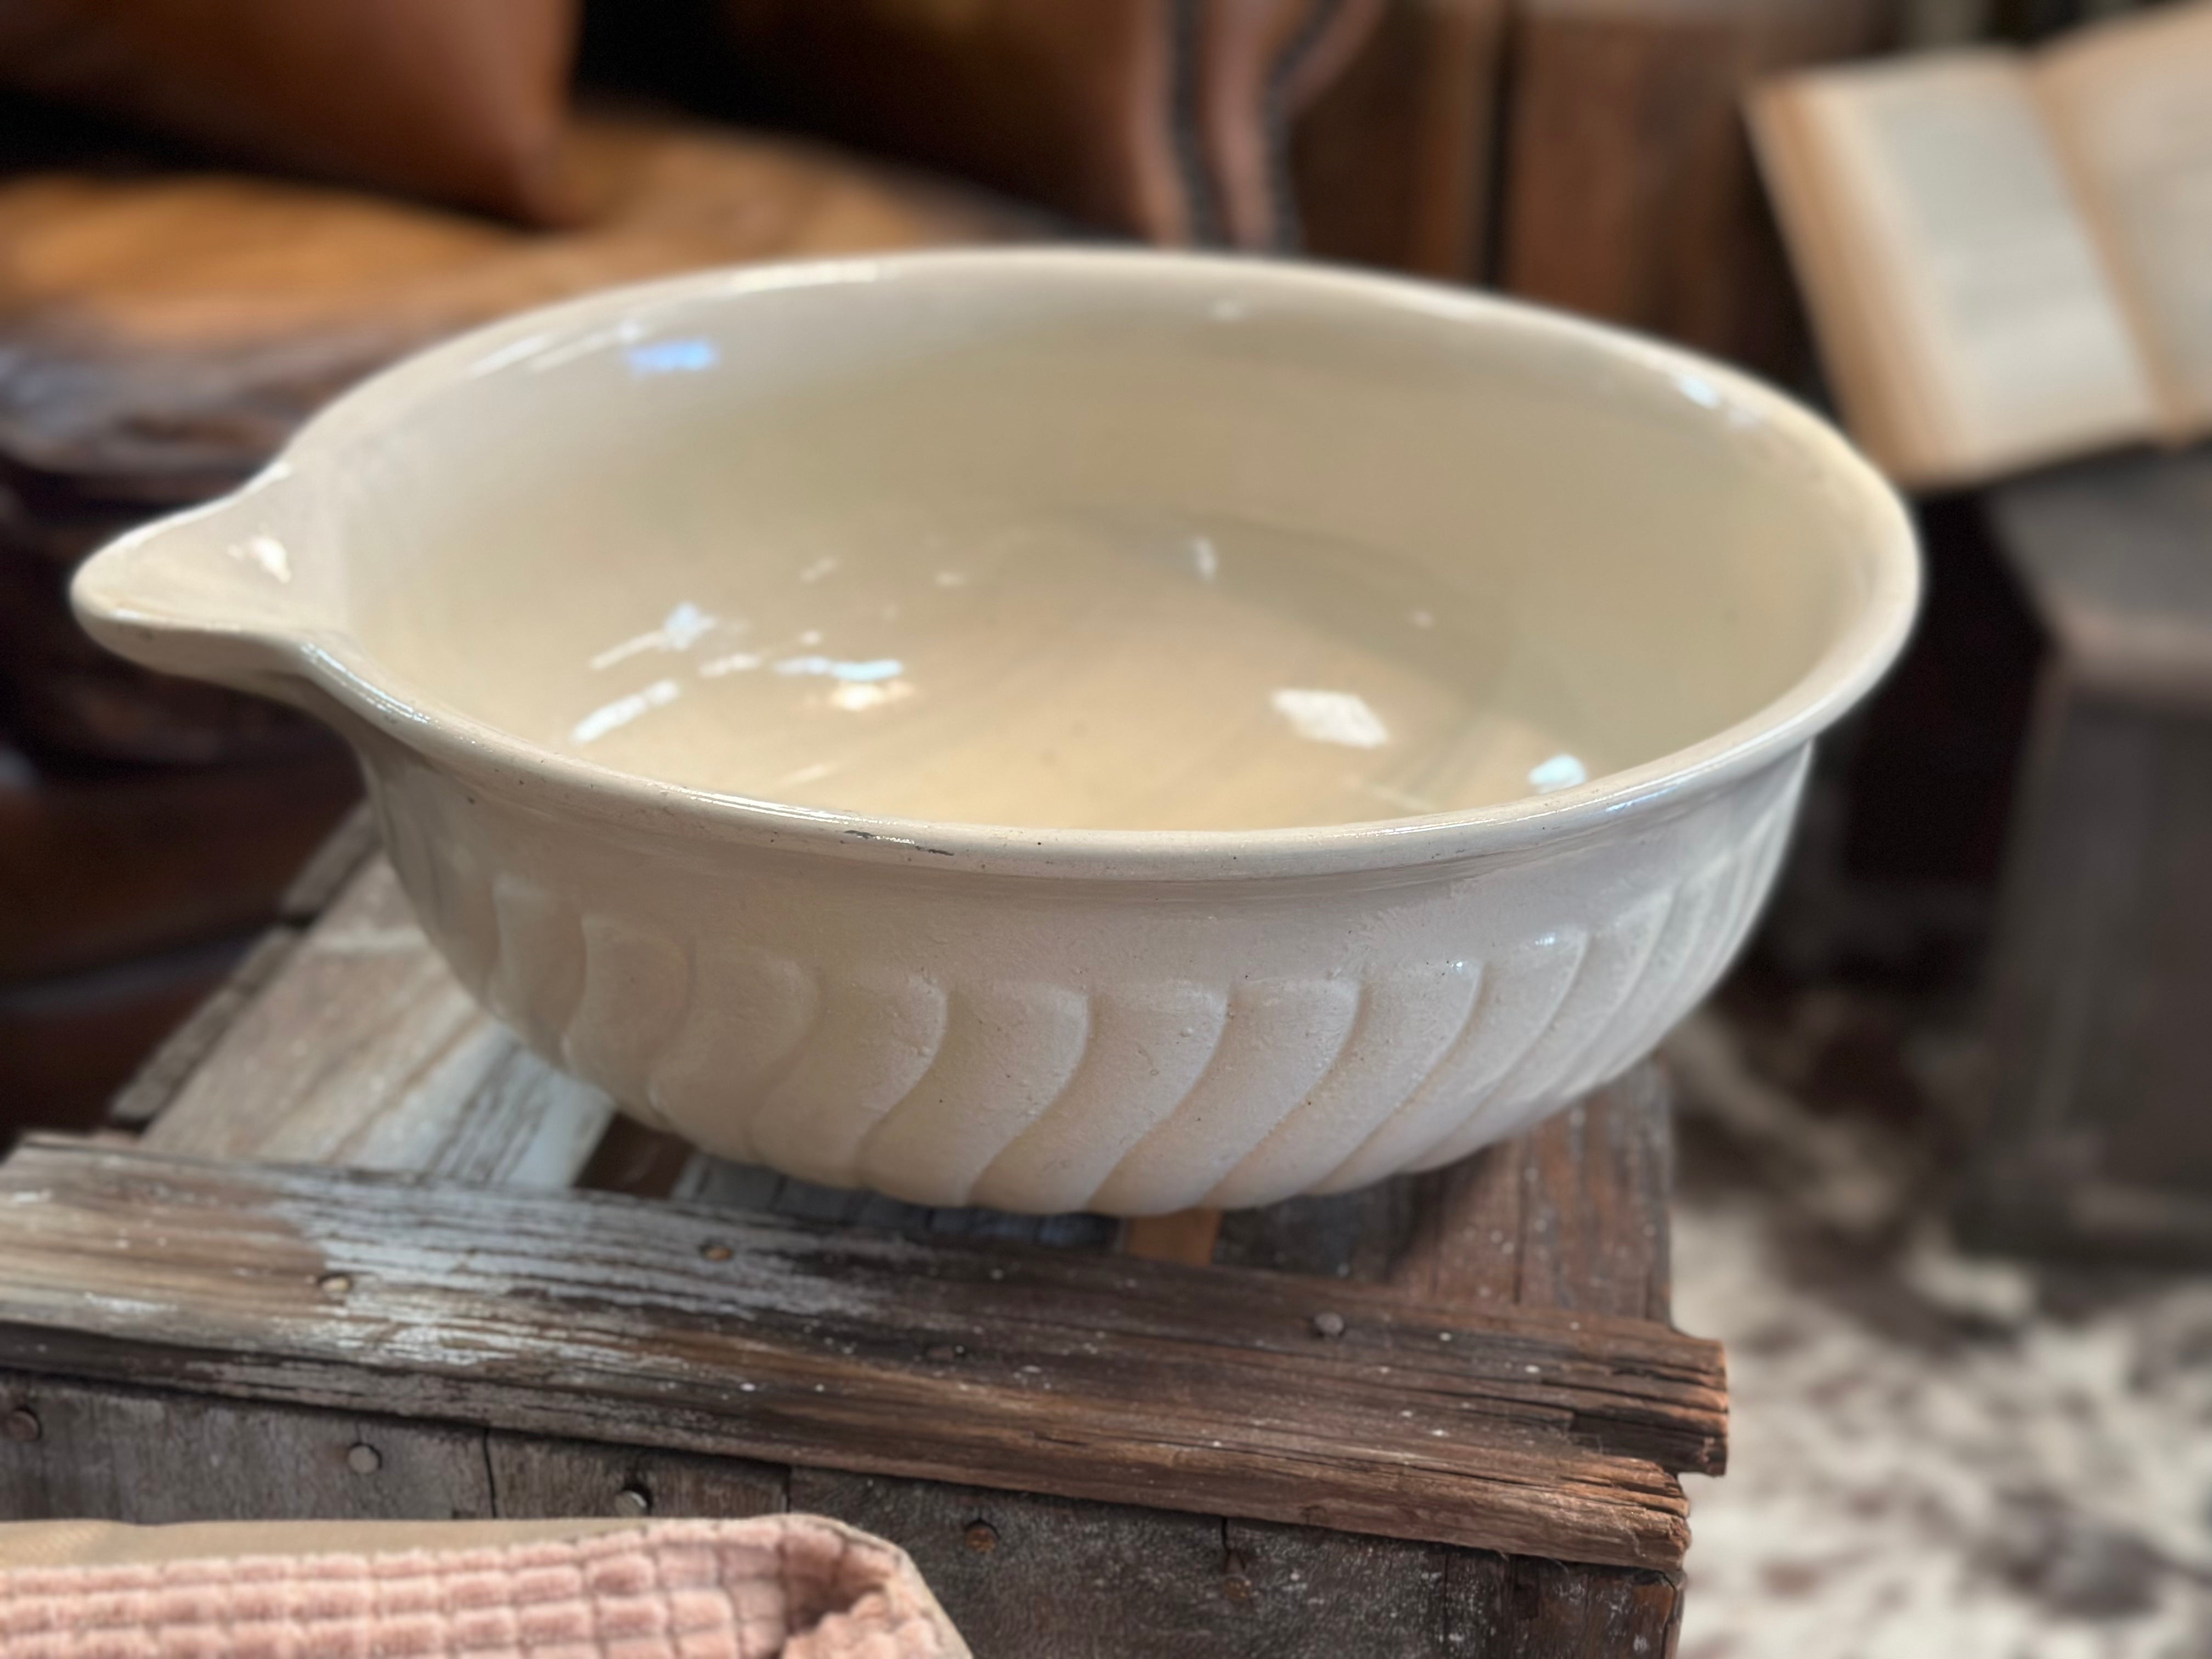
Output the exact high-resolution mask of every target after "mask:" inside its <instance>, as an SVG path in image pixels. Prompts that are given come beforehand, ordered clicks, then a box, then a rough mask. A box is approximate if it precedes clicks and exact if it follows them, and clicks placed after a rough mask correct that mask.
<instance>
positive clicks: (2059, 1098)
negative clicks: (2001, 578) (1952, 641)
mask: <svg viewBox="0 0 2212 1659" xmlns="http://www.w3.org/2000/svg"><path fill="white" fill-rule="evenodd" d="M1989 512H1990V522H1991V528H1992V530H1993V532H1994V533H1995V535H1996V538H1997V540H1998V542H1999V544H2001V546H2002V549H2003V550H2004V552H2005V555H2006V556H2007V558H2008V560H2009V561H2010V562H2011V564H2012V566H2013V568H2014V569H2015V571H2016V572H2017V573H2018V574H2019V575H2020V577H2021V580H2022V581H2023V582H2024V583H2025V585H2026V586H2027V589H2028V591H2029V592H2030V594H2031V595H2032V597H2033V600H2034V604H2035V606H2036V609H2037V611H2038V612H2039V614H2040V616H2041V617H2042V618H2043V621H2044V623H2045V626H2046V628H2047V629H2048V630H2049V632H2050V635H2051V651H2050V654H2049V656H2048V658H2047V659H2046V661H2045V666H2044V668H2043V671H2042V677H2041V683H2040V685H2039V690H2038V696H2037V703H2036V710H2035V715H2034V720H2033V731H2032V734H2031V738H2030V742H2029V745H2028V751H2027V762H2026V765H2025V769H2024V771H2023V775H2022V777H2021V783H2020V786H2019V790H2018V793H2017V795H2016V797H2015V808H2014V826H2015V827H2014V832H2013V838H2012V848H2011V851H2010V854H2009V864H2010V867H2009V871H2008V876H2007V878H2006V882H2005V885H2004V890H2003V897H2002V906H2001V915H2000V922H1999V927H1998V932H1997V941H1996V954H1995V957H1994V962H1995V969H1994V974H1993V978H1992V983H1991V987H1990V1010H1989V1032H1990V1048H1991V1091H1992V1093H1991V1101H1990V1116H1989V1121H1988V1123H1987V1126H1986V1128H1985V1130H1984V1140H1983V1143H1982V1146H1981V1147H1980V1149H1979V1151H1978V1154H1977V1157H1976V1159H1975V1166H1974V1169H1973V1170H1972V1177H1971V1180H1970V1182H1969V1188H1968V1193H1967V1197H1966V1207H1965V1212H1964V1214H1963V1217H1962V1225H1963V1229H1964V1231H1965V1232H1966V1235H1967V1236H1968V1237H1970V1238H1972V1239H1973V1240H1975V1241H1976V1242H1978V1243H1984V1244H1989V1245H1996V1246H2002V1247H2005V1248H2013V1249H2031V1250H2035V1251H2039V1252H2044V1253H2056V1254H2079V1253H2087V1252H2099V1253H2121V1254H2129V1255H2163V1256H2181V1257H2186V1258H2191V1259H2194V1260H2197V1261H2205V1260H2212V1114H2208V1113H2207V1112H2206V1110H2205V1102H2206V1100H2207V1098H2208V1096H2212V453H2208V452H2206V451H2203V450H2199V451H2197V452H2195V453H2187V454H2180V455H2148V454H2142V455H2127V456H2120V457H2115V458H2110V459H2104V460H2100V461H2095V462H2091V463H2088V464H2087V465H2081V466H2076V467H2070V468H2068V469H2066V470H2064V471H2057V472H2051V473H2048V474H2045V475H2043V476H2040V477H2033V478H2029V479H2026V480H2022V481H2021V482H2019V483H2012V484H2008V485H2005V486H2003V487H2002V488H2000V489H1996V490H1995V491H1993V492H1992V493H1991V495H1990V502H1989Z"/></svg>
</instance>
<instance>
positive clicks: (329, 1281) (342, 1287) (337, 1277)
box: [315, 1273, 353, 1296]
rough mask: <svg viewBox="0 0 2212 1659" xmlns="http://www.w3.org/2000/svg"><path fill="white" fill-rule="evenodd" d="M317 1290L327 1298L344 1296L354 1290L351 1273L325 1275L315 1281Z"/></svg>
mask: <svg viewBox="0 0 2212 1659" xmlns="http://www.w3.org/2000/svg"><path fill="white" fill-rule="evenodd" d="M315 1288H316V1289H317V1290H319V1291H321V1292H322V1293H323V1294H324V1295H325V1296H343V1295H344V1294H345V1293H346V1292H347V1291H349V1290H351V1289H352V1288H353V1275H352V1274H351V1273H325V1274H324V1275H323V1276H322V1277H321V1278H320V1279H317V1280H316V1281H315Z"/></svg>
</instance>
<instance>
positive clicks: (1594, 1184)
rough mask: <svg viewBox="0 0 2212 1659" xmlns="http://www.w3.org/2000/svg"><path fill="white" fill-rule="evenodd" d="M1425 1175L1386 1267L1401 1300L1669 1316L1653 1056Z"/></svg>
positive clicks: (1667, 1174) (1665, 1184)
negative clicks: (1408, 1224)
mask: <svg viewBox="0 0 2212 1659" xmlns="http://www.w3.org/2000/svg"><path fill="white" fill-rule="evenodd" d="M1426 1179H1427V1180H1429V1181H1430V1182H1432V1183H1433V1185H1432V1188H1431V1191H1430V1192H1429V1193H1428V1194H1425V1200H1424V1201H1423V1202H1422V1203H1421V1204H1420V1205H1419V1212H1418V1213H1419V1219H1418V1222H1417V1223H1416V1225H1415V1231H1414V1233H1413V1239H1412V1241H1411V1243H1409V1244H1408V1246H1407V1249H1405V1250H1404V1252H1403V1253H1402V1254H1401V1255H1400V1256H1399V1257H1398V1258H1397V1259H1396V1261H1395V1262H1394V1263H1393V1265H1392V1267H1391V1269H1390V1275H1389V1276H1390V1279H1391V1282H1392V1283H1394V1284H1395V1285H1399V1286H1400V1287H1401V1288H1402V1289H1403V1290H1405V1291H1407V1293H1408V1294H1411V1295H1413V1296H1417V1297H1423V1298H1425V1299H1427V1300H1431V1301H1434V1302H1437V1303H1442V1304H1461V1305H1468V1306H1474V1307H1478V1308H1488V1307H1492V1306H1498V1305H1504V1304H1519V1305H1524V1306H1528V1307H1545V1308H1559V1309H1563V1310H1576V1311H1587V1312H1590V1313H1600V1314H1609V1315H1614V1316H1620V1317H1622V1318H1626V1319H1650V1320H1655V1321H1658V1322H1664V1321H1665V1320H1666V1319H1667V1317H1668V1262H1667V1194H1668V1189H1669V1188H1670V1186H1671V1184H1672V1181H1673V1165H1672V1152H1671V1141H1670V1139H1669V1137H1668V1119H1667V1085H1666V1082H1665V1079H1664V1078H1663V1077H1662V1075H1661V1073H1660V1072H1659V1069H1658V1067H1657V1066H1656V1064H1652V1063H1647V1064H1645V1065H1643V1066H1638V1067H1637V1068H1636V1069H1635V1070H1633V1071H1632V1072H1630V1073H1628V1074H1627V1075H1626V1077H1623V1078H1621V1079H1620V1080H1618V1081H1617V1082H1614V1083H1612V1084H1608V1085H1607V1086H1606V1087H1604V1088H1602V1089H1601V1090H1599V1091H1597V1092H1596V1093H1595V1094H1593V1095H1591V1096H1589V1097H1588V1098H1587V1099H1585V1100H1582V1101H1578V1102H1577V1103H1575V1104H1574V1105H1572V1106H1571V1107H1569V1108H1568V1109H1566V1110H1565V1111H1564V1112H1562V1113H1560V1114H1559V1115H1557V1116H1556V1117H1553V1118H1551V1119H1549V1120H1548V1121H1546V1122H1544V1123H1543V1124H1541V1125H1540V1126H1539V1127H1536V1128H1535V1129H1534V1130H1532V1131H1530V1132H1529V1133H1528V1134H1526V1135H1523V1136H1522V1137H1521V1138H1520V1139H1516V1140H1512V1141H1509V1142H1507V1143H1506V1144H1505V1145H1504V1146H1493V1147H1492V1148H1490V1149H1489V1150H1488V1151H1486V1152H1480V1153H1478V1154H1477V1155H1476V1156H1475V1157H1474V1158H1468V1159H1467V1160H1466V1161H1465V1162H1463V1163H1462V1164H1456V1165H1454V1166H1453V1167H1452V1168H1450V1169H1448V1170H1439V1171H1437V1173H1436V1174H1435V1175H1433V1176H1429V1177H1426Z"/></svg>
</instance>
